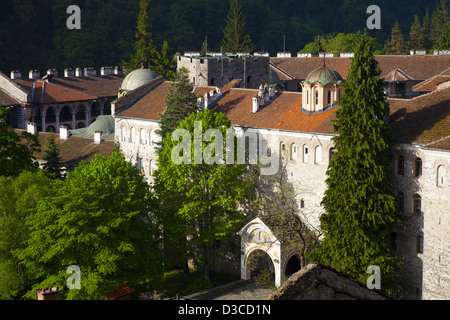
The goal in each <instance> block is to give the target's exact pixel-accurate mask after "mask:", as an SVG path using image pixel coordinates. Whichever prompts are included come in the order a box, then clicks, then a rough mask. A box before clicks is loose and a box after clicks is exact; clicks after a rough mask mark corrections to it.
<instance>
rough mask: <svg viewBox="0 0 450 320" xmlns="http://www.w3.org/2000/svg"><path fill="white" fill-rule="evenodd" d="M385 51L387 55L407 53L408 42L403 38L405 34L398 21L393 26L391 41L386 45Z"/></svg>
mask: <svg viewBox="0 0 450 320" xmlns="http://www.w3.org/2000/svg"><path fill="white" fill-rule="evenodd" d="M384 50H385V52H386V53H387V54H395V55H400V54H406V53H407V48H406V42H405V39H404V38H403V34H402V31H401V29H400V24H399V23H398V21H396V22H395V23H394V25H393V26H392V29H391V40H390V41H388V42H387V43H386V44H385V48H384Z"/></svg>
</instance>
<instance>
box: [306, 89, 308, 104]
mask: <svg viewBox="0 0 450 320" xmlns="http://www.w3.org/2000/svg"><path fill="white" fill-rule="evenodd" d="M306 104H309V91H308V90H307V91H306Z"/></svg>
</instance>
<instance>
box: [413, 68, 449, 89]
mask: <svg viewBox="0 0 450 320" xmlns="http://www.w3.org/2000/svg"><path fill="white" fill-rule="evenodd" d="M448 80H450V68H448V69H446V70H444V71H443V72H441V73H439V74H438V75H436V76H434V77H432V78H430V79H428V80H425V81H422V82H421V83H419V84H416V85H415V86H414V87H413V90H414V91H433V90H436V88H437V85H438V84H440V83H442V82H445V81H448Z"/></svg>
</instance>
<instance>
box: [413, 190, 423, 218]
mask: <svg viewBox="0 0 450 320" xmlns="http://www.w3.org/2000/svg"><path fill="white" fill-rule="evenodd" d="M421 212H422V198H421V197H420V196H419V195H418V194H415V195H414V196H413V213H414V214H420V213H421Z"/></svg>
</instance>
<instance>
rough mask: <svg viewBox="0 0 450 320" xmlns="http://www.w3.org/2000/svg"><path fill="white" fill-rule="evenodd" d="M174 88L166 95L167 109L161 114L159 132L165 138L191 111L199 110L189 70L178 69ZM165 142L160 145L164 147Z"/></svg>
mask: <svg viewBox="0 0 450 320" xmlns="http://www.w3.org/2000/svg"><path fill="white" fill-rule="evenodd" d="M172 85H173V88H172V89H171V90H170V91H169V92H168V93H167V96H166V100H165V102H166V110H165V111H164V113H163V114H161V115H160V116H161V124H160V129H159V130H158V131H157V133H158V134H159V135H160V136H161V137H162V139H163V140H164V139H165V138H166V136H167V134H170V133H171V132H172V131H173V130H175V129H176V128H177V127H178V124H179V123H180V122H181V121H182V120H184V118H186V117H187V116H189V115H190V114H191V113H193V112H196V111H198V106H197V96H196V95H195V93H194V86H193V85H192V84H191V82H190V80H189V73H188V70H187V69H185V68H181V69H180V70H178V71H177V75H176V79H175V80H174V82H173V84H172ZM162 145H163V143H161V145H160V146H159V147H162Z"/></svg>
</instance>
